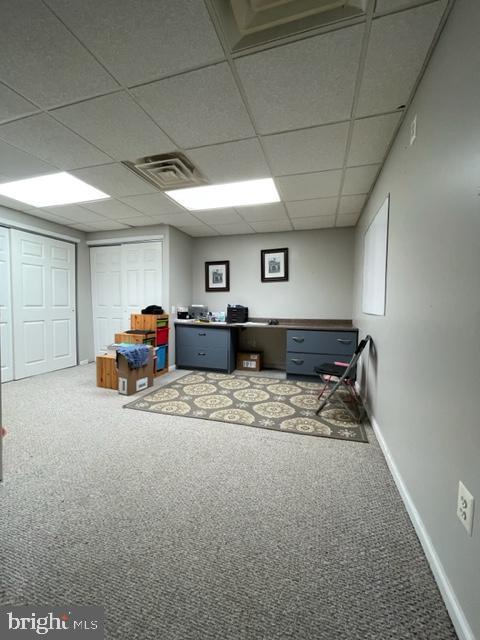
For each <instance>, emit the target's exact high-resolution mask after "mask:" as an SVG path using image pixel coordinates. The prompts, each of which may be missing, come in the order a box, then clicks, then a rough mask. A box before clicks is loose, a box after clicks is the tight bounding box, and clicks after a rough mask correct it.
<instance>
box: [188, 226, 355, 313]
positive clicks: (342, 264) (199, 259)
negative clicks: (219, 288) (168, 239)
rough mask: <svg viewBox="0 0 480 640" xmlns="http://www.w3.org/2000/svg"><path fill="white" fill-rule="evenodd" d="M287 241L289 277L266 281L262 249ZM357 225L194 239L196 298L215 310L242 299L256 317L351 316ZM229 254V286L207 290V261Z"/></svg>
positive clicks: (274, 246)
mask: <svg viewBox="0 0 480 640" xmlns="http://www.w3.org/2000/svg"><path fill="white" fill-rule="evenodd" d="M281 247H288V250H289V272H290V275H289V280H288V282H269V283H264V282H262V281H261V278H260V251H261V250H262V249H275V248H281ZM353 249H354V231H353V229H318V230H312V231H289V232H285V233H268V234H255V235H244V236H227V237H225V236H223V237H213V238H197V239H195V242H194V245H193V300H192V301H193V302H194V303H198V304H206V305H208V308H209V310H210V311H224V310H226V308H227V304H242V305H244V306H247V307H248V308H249V315H250V316H251V317H268V318H323V319H327V318H335V319H348V318H351V316H352V291H353ZM212 260H230V291H229V292H228V293H219V292H214V293H207V292H206V291H205V262H207V261H212Z"/></svg>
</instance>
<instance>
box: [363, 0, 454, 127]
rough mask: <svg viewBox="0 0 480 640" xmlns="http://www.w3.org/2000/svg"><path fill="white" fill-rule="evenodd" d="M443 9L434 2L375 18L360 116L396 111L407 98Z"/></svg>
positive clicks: (366, 65) (368, 52)
mask: <svg viewBox="0 0 480 640" xmlns="http://www.w3.org/2000/svg"><path fill="white" fill-rule="evenodd" d="M443 9H444V7H443V5H442V3H432V4H427V5H424V6H421V7H417V8H416V9H411V10H410V11H402V12H400V13H395V14H393V15H389V16H385V17H382V18H378V19H376V20H374V21H373V25H372V30H371V33H370V40H369V44H368V51H367V58H366V61H365V71H364V73H363V79H362V84H361V87H360V94H359V99H358V105H357V116H365V115H373V114H374V113H382V112H386V111H393V110H394V109H397V108H398V107H399V106H400V105H403V104H405V103H406V102H407V101H408V98H409V96H410V93H411V91H412V89H413V86H414V84H415V81H416V79H417V77H418V74H419V72H420V70H421V68H422V65H423V62H424V60H425V56H426V55H427V52H428V49H429V47H430V44H431V43H432V40H433V36H434V35H435V31H436V30H437V27H438V24H439V22H440V18H441V16H442V13H443Z"/></svg>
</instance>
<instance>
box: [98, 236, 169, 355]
mask: <svg viewBox="0 0 480 640" xmlns="http://www.w3.org/2000/svg"><path fill="white" fill-rule="evenodd" d="M90 264H91V272H92V297H93V300H92V303H93V304H92V306H93V321H94V334H95V352H96V353H100V352H101V351H105V350H106V349H107V347H108V345H110V344H111V343H112V342H113V340H114V334H115V333H120V332H122V331H125V329H129V328H130V314H132V313H139V312H140V311H141V309H142V308H143V307H146V306H147V305H150V304H161V300H162V243H161V242H143V243H132V244H124V245H116V246H115V245H113V246H108V247H92V248H91V249H90Z"/></svg>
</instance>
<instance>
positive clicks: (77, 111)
mask: <svg viewBox="0 0 480 640" xmlns="http://www.w3.org/2000/svg"><path fill="white" fill-rule="evenodd" d="M53 114H54V116H55V117H56V118H58V119H59V120H60V121H61V122H63V123H64V124H65V125H67V126H68V127H70V128H71V129H73V130H74V131H76V132H77V133H78V134H80V135H81V136H83V137H84V138H86V139H87V140H89V141H90V142H92V143H93V144H95V145H97V147H100V149H102V150H103V151H105V153H108V154H109V155H111V156H112V157H113V158H115V159H117V160H131V161H133V160H136V159H137V158H140V157H142V156H147V155H153V154H155V153H166V152H168V151H173V150H174V149H175V145H174V144H173V143H172V142H170V140H169V139H168V138H167V136H166V135H165V134H164V133H163V132H162V131H161V129H160V128H159V127H158V126H157V125H156V124H155V123H154V122H153V121H152V120H151V118H149V117H148V116H147V114H146V113H145V112H144V111H143V110H142V109H141V108H140V107H139V106H138V105H137V104H136V103H135V101H134V100H133V99H132V98H130V96H129V95H128V94H127V93H124V92H122V93H114V94H111V95H108V96H102V97H101V98H93V99H92V100H86V101H85V102H80V103H78V104H74V105H71V106H69V107H62V108H61V109H56V110H55V111H54V112H53Z"/></svg>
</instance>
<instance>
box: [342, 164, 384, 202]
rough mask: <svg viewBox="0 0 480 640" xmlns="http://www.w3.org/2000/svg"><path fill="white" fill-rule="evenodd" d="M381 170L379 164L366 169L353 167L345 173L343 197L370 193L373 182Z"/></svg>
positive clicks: (367, 166)
mask: <svg viewBox="0 0 480 640" xmlns="http://www.w3.org/2000/svg"><path fill="white" fill-rule="evenodd" d="M379 169H380V165H379V164H370V165H366V166H364V167H352V168H351V169H347V170H346V171H345V180H344V182H343V189H342V193H343V195H354V194H357V193H368V192H369V191H370V187H371V186H372V184H373V181H374V179H375V177H376V175H377V173H378V170H379Z"/></svg>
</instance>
